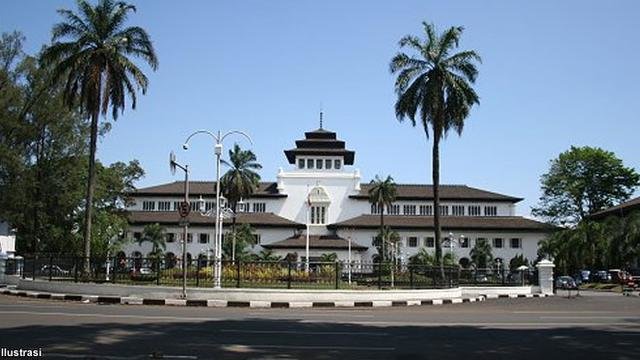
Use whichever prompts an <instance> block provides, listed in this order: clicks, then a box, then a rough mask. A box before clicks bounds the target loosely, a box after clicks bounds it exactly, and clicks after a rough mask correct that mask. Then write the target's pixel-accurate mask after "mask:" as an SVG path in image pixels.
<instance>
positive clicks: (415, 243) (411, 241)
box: [407, 236, 418, 247]
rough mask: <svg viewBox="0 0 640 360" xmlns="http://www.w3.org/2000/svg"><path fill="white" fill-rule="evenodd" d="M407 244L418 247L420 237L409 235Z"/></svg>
mask: <svg viewBox="0 0 640 360" xmlns="http://www.w3.org/2000/svg"><path fill="white" fill-rule="evenodd" d="M407 246H408V247H417V246H418V237H417V236H409V237H408V238H407Z"/></svg>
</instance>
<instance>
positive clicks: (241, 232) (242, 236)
mask: <svg viewBox="0 0 640 360" xmlns="http://www.w3.org/2000/svg"><path fill="white" fill-rule="evenodd" d="M233 234H234V233H233V232H232V233H229V232H227V235H226V236H225V239H230V238H232V235H233ZM255 239H256V238H255V236H254V234H253V229H252V228H251V226H250V225H249V224H242V225H240V226H239V227H238V229H237V232H235V241H233V242H229V241H225V242H224V243H223V244H222V257H223V258H225V259H235V260H243V261H244V260H249V259H250V258H251V254H250V253H249V247H250V246H255V245H256V242H255ZM233 247H235V249H233ZM232 256H235V258H233V257H232Z"/></svg>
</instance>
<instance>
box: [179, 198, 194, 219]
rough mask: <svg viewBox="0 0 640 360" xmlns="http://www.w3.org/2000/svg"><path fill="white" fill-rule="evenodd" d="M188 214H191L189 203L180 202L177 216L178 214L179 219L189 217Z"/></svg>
mask: <svg viewBox="0 0 640 360" xmlns="http://www.w3.org/2000/svg"><path fill="white" fill-rule="evenodd" d="M189 212H191V206H189V202H187V201H182V202H181V203H180V206H178V214H180V217H183V218H186V217H187V216H189Z"/></svg>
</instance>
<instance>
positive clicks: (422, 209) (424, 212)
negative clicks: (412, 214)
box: [420, 205, 433, 216]
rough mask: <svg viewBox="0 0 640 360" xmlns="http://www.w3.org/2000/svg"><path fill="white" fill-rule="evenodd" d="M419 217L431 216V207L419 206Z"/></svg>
mask: <svg viewBox="0 0 640 360" xmlns="http://www.w3.org/2000/svg"><path fill="white" fill-rule="evenodd" d="M420 215H423V216H425V215H428V216H431V215H433V205H420Z"/></svg>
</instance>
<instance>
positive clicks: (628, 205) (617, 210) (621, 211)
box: [591, 197, 640, 219]
mask: <svg viewBox="0 0 640 360" xmlns="http://www.w3.org/2000/svg"><path fill="white" fill-rule="evenodd" d="M638 209H640V197H637V198H635V199H631V200H629V201H625V202H623V203H622V204H619V205H616V206H612V207H610V208H608V209H604V210H602V211H599V212H597V213H595V214H593V215H591V218H593V219H602V218H605V217H607V216H612V215H615V216H626V215H628V214H629V212H631V211H633V210H638Z"/></svg>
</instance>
